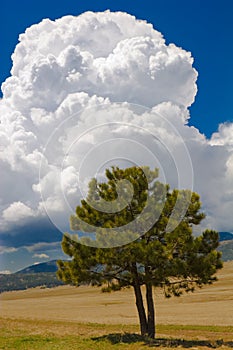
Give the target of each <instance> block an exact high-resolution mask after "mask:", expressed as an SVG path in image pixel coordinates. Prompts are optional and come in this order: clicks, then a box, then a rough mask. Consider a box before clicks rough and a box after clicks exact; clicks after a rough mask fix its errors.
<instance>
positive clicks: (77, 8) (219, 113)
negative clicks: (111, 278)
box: [0, 0, 233, 271]
mask: <svg viewBox="0 0 233 350" xmlns="http://www.w3.org/2000/svg"><path fill="white" fill-rule="evenodd" d="M106 9H110V10H112V11H124V12H128V13H129V14H132V15H135V16H136V18H138V19H143V20H146V21H147V22H149V23H152V24H153V26H154V28H155V29H156V30H158V31H159V32H161V33H162V34H163V35H164V37H165V40H166V43H167V44H169V43H174V44H175V45H176V46H178V47H182V48H183V49H185V50H186V51H191V53H192V56H193V57H194V64H193V67H194V68H195V69H196V70H197V71H198V80H197V86H198V92H197V95H196V98H195V103H194V104H193V105H192V106H191V107H190V114H191V119H190V120H189V125H193V126H195V127H196V128H197V129H199V131H200V132H201V133H204V134H205V135H206V137H207V138H209V137H210V136H211V135H212V133H214V132H215V131H217V130H218V125H219V124H220V123H224V122H233V111H232V93H233V65H232V57H233V45H232V43H233V21H232V13H233V2H232V1H231V0H222V1H215V0H214V1H211V0H205V1H200V0H195V1H184V0H180V1H173V0H169V1H164V0H161V1H153V2H152V1H149V0H145V1H143V2H142V1H122V0H120V1H106V0H100V1H98V2H95V1H85V2H79V1H69V0H67V1H48V0H47V1H45V0H41V1H40V2H33V1H26V0H22V1H20V2H18V1H13V2H4V3H3V4H2V5H1V13H0V42H1V53H0V56H1V68H0V82H1V83H2V82H4V80H5V79H6V78H7V77H8V76H10V69H11V64H12V62H11V54H12V53H13V51H14V48H15V46H16V44H17V42H18V36H19V34H20V33H23V32H24V31H25V30H26V28H28V27H30V26H31V25H32V24H35V23H39V22H40V21H41V20H42V19H44V18H50V19H52V20H54V19H57V18H60V17H62V16H65V15H69V14H71V15H79V14H81V13H83V12H85V11H88V10H91V11H104V10H106ZM218 152H219V160H221V161H222V162H223V163H224V162H225V161H226V159H225V158H224V156H222V153H221V152H222V150H220V151H219V150H218ZM223 153H224V152H223ZM209 158H210V159H211V156H210V157H209ZM213 159H214V157H213ZM194 161H195V156H194ZM223 163H222V164H223ZM210 169H211V166H210ZM25 181H26V180H25ZM227 195H229V193H227ZM25 203H26V201H25ZM31 225H32V226H31ZM32 229H33V232H34V235H33V236H30V234H29V231H30V230H32ZM48 231H49V232H50V236H49V237H48V236H47V232H48ZM1 240H2V245H3V246H7V247H9V249H8V251H6V252H5V253H2V254H1V252H0V271H1V270H10V271H16V270H18V269H19V268H23V267H25V266H27V265H29V264H32V263H34V262H37V261H42V260H43V261H44V260H48V259H46V257H45V255H47V256H48V257H49V259H56V258H59V257H61V256H62V255H61V250H60V248H59V241H60V240H61V233H59V231H57V230H56V229H55V228H54V227H51V223H50V221H48V222H43V223H38V222H33V224H32V223H31V224H30V225H29V226H27V227H15V228H14V230H13V231H12V232H10V233H9V235H7V234H4V237H2V238H1V237H0V241H1ZM41 242H42V243H43V242H44V243H43V244H40V243H41ZM46 244H47V246H46ZM0 245H1V244H0ZM43 254H45V255H44V257H42V255H43Z"/></svg>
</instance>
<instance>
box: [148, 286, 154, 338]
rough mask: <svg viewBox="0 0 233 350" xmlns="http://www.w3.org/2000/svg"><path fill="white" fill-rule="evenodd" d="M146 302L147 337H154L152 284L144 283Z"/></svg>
mask: <svg viewBox="0 0 233 350" xmlns="http://www.w3.org/2000/svg"><path fill="white" fill-rule="evenodd" d="M146 302H147V334H148V337H149V338H152V339H154V337H155V309H154V301H153V290H152V284H151V283H147V284H146Z"/></svg>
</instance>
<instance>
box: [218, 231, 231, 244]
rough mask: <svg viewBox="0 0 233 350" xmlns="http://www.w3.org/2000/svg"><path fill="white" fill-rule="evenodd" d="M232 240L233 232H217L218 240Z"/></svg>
mask: <svg viewBox="0 0 233 350" xmlns="http://www.w3.org/2000/svg"><path fill="white" fill-rule="evenodd" d="M231 240H233V233H230V232H219V241H220V242H222V241H231Z"/></svg>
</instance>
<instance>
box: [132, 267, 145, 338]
mask: <svg viewBox="0 0 233 350" xmlns="http://www.w3.org/2000/svg"><path fill="white" fill-rule="evenodd" d="M132 270H133V271H132V272H133V275H134V283H133V288H134V293H135V299H136V306H137V310H138V316H139V321H140V329H141V335H147V319H146V312H145V308H144V304H143V298H142V291H141V286H140V283H139V278H138V272H137V266H136V264H134V265H133V266H132Z"/></svg>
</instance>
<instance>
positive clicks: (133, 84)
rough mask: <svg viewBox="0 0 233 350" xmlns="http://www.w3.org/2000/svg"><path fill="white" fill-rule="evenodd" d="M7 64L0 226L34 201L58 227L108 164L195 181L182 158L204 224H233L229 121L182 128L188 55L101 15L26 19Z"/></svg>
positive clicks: (146, 31)
mask: <svg viewBox="0 0 233 350" xmlns="http://www.w3.org/2000/svg"><path fill="white" fill-rule="evenodd" d="M12 60H13V66H12V70H11V76H10V77H9V78H8V79H6V81H5V82H4V83H3V85H2V91H3V99H2V100H1V101H0V118H1V124H0V136H1V137H0V143H1V146H0V147H1V149H0V163H1V164H0V165H1V169H2V175H1V179H0V185H1V202H0V206H1V217H0V223H1V231H2V232H9V230H10V231H11V232H13V231H14V227H16V225H26V224H27V223H30V222H32V221H33V220H37V219H39V220H41V218H43V217H45V215H46V214H45V209H44V206H45V207H46V210H47V211H49V213H48V214H49V216H50V218H52V220H54V221H55V224H57V225H58V227H59V228H60V227H62V223H63V224H64V222H66V224H67V222H68V220H69V215H68V214H69V213H70V212H72V211H73V210H74V208H75V205H76V204H77V203H78V201H79V198H80V197H81V191H82V188H85V187H86V184H87V182H88V178H89V177H88V176H89V175H91V176H92V175H95V173H96V172H97V170H99V171H100V172H101V171H102V172H103V170H104V164H105V165H109V164H110V165H111V164H113V163H114V160H115V162H117V161H116V159H118V160H119V159H121V161H122V159H124V162H126V158H127V162H128V163H127V162H126V163H127V164H129V163H130V162H131V164H135V163H137V164H139V165H144V164H143V163H146V164H148V165H150V166H152V167H155V166H159V167H160V168H161V169H160V170H161V174H163V179H164V180H165V181H167V182H171V183H172V184H174V185H179V184H180V183H179V181H180V178H182V176H183V180H184V181H183V183H182V184H181V185H183V186H185V185H187V186H188V185H189V184H193V178H192V171H191V168H190V163H189V166H187V162H190V159H189V158H188V155H187V154H189V155H190V156H191V162H192V164H193V169H194V189H195V190H197V191H198V192H200V194H201V195H202V198H203V202H204V203H203V204H204V206H205V208H206V210H207V213H208V220H209V221H208V222H209V223H210V224H211V225H214V227H215V228H217V229H218V228H219V229H224V230H232V228H233V218H232V215H231V218H230V219H229V220H228V221H227V222H226V220H225V219H226V216H227V215H228V214H229V210H230V208H232V204H233V203H232V201H233V199H232V193H233V192H232V191H233V185H232V181H231V179H232V175H233V166H232V161H233V160H232V149H231V148H232V143H230V142H229V139H232V138H231V136H232V126H231V125H225V126H222V127H221V129H220V134H219V133H217V134H215V135H214V136H213V138H212V140H211V141H209V140H206V138H205V137H204V136H203V135H201V134H200V133H199V131H198V130H197V129H195V128H193V127H189V126H188V124H187V123H188V119H189V112H188V107H189V106H190V105H191V104H192V103H193V102H194V98H195V95H196V92H197V87H196V79H197V72H196V70H195V69H194V68H193V66H192V64H193V58H192V57H191V54H190V53H189V52H187V51H185V50H183V49H181V48H178V47H177V46H175V45H174V44H170V45H166V43H165V40H164V39H163V36H162V35H161V33H159V32H158V31H156V30H155V29H154V28H153V27H152V25H151V24H148V23H146V22H145V21H141V20H137V19H136V18H135V17H133V16H131V15H129V14H126V13H121V12H116V13H112V12H109V11H107V12H103V13H93V12H86V13H84V14H82V15H80V16H78V17H73V16H65V17H62V18H60V19H58V20H56V21H51V20H49V19H45V20H43V21H42V22H41V23H39V24H36V25H33V26H31V27H30V28H28V29H27V30H26V32H25V33H24V34H21V35H20V37H19V43H18V45H17V46H16V48H15V51H14V53H13V55H12ZM132 104H136V105H138V106H137V108H136V105H134V108H132ZM139 105H141V106H143V107H139ZM116 122H118V125H116V124H114V123H116ZM101 125H102V126H101ZM149 134H150V137H148V135H149ZM151 135H152V136H151ZM225 135H227V137H225ZM123 138H124V140H123ZM126 139H127V141H126ZM110 140H112V141H111V142H110ZM224 140H225V141H224ZM110 144H111V147H110V146H109V145H110ZM103 145H105V146H106V145H107V147H104V146H103ZM137 147H139V148H137ZM142 149H143V150H145V154H144V153H142V152H143V151H142ZM135 150H136V152H135ZM155 150H156V151H155ZM135 154H137V155H139V156H138V157H136V156H135ZM142 154H143V156H142ZM140 155H141V158H140ZM188 159H189V160H188ZM110 160H111V161H112V163H111V162H110ZM124 162H123V163H124ZM41 164H42V166H41ZM187 169H188V170H187ZM39 170H40V178H39V175H38V174H39ZM78 177H79V178H78ZM181 182H182V181H181ZM80 183H81V184H82V186H80ZM216 188H219V189H220V188H221V191H218V192H221V193H216ZM41 191H42V198H41ZM67 208H68V209H67ZM66 209H67V210H66ZM69 210H70V212H69ZM216 218H218V220H217V219H216ZM66 224H65V225H64V227H65V226H66ZM59 225H61V226H59ZM6 244H7V243H6Z"/></svg>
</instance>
